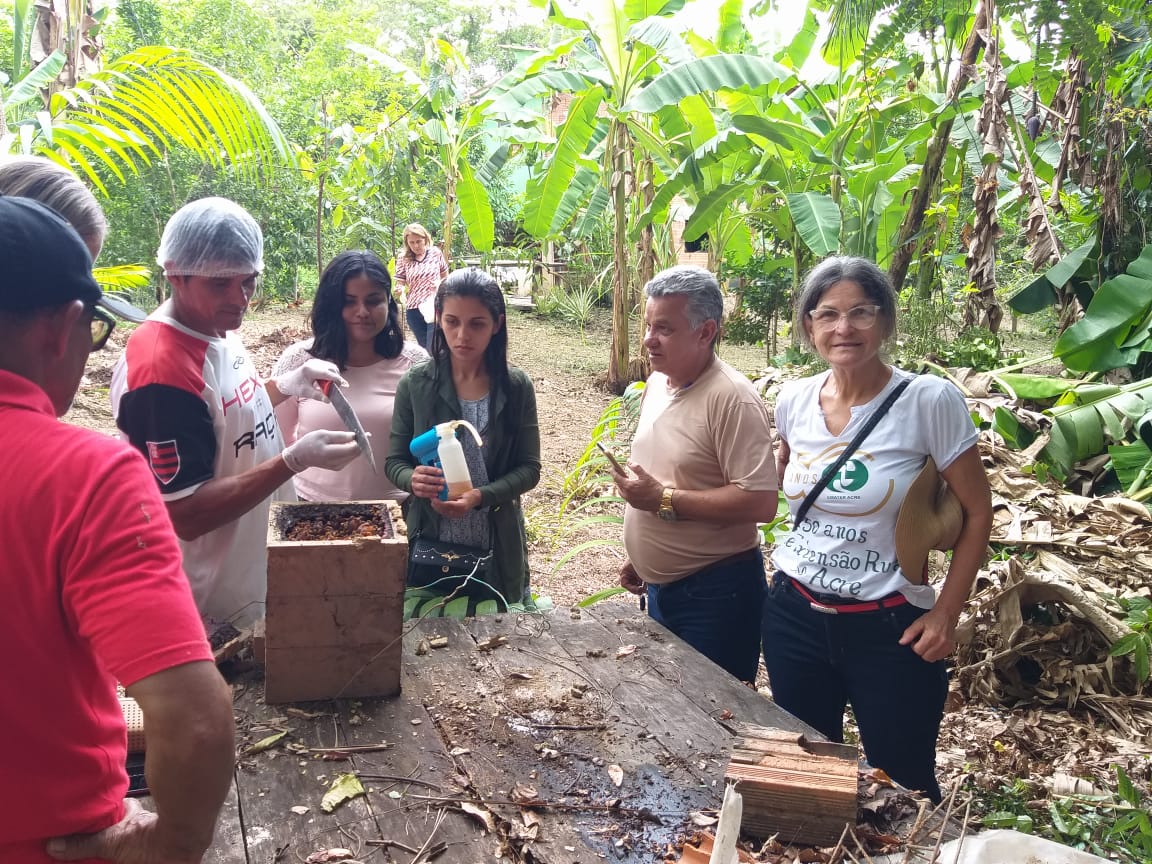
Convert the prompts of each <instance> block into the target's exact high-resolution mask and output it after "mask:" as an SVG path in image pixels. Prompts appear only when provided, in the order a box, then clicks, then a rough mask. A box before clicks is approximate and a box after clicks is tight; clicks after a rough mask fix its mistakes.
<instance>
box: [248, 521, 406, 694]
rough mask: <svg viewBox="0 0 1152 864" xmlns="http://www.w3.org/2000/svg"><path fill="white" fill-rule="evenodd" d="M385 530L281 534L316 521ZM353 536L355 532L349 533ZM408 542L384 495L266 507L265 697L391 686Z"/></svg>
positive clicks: (396, 668)
mask: <svg viewBox="0 0 1152 864" xmlns="http://www.w3.org/2000/svg"><path fill="white" fill-rule="evenodd" d="M349 517H357V518H360V519H373V520H375V521H376V522H378V523H380V524H381V525H382V526H386V529H385V530H383V531H382V532H381V535H378V536H360V535H359V534H357V535H356V536H352V537H349V538H348V539H320V540H290V539H287V538H288V536H289V535H290V533H291V532H292V530H293V528H294V527H296V526H298V525H299V524H300V523H302V522H304V523H312V522H313V521H314V520H316V519H317V518H320V519H321V520H324V521H327V522H331V523H333V524H335V523H339V522H342V521H345V520H347V519H348V518H349ZM354 533H355V532H354ZM407 570H408V538H407V529H406V528H405V525H404V520H403V518H402V517H401V515H400V507H399V506H398V505H397V504H396V503H395V502H394V501H357V502H346V503H331V504H313V503H303V502H301V503H275V504H273V505H272V512H271V517H270V520H269V526H268V598H267V608H266V612H265V616H266V617H265V622H264V676H265V679H264V698H265V699H266V700H267V701H268V702H269V703H277V702H302V701H307V700H314V699H334V698H345V697H370V696H393V695H395V694H396V693H399V692H400V653H401V643H400V636H401V624H402V620H401V619H402V617H403V609H404V584H405V580H406V577H407Z"/></svg>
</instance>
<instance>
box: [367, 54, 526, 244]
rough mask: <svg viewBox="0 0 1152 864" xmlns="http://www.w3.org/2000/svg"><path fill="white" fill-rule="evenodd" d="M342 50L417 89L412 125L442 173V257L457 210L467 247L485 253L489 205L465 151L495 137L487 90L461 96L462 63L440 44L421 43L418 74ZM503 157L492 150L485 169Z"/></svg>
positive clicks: (491, 230) (385, 58)
mask: <svg viewBox="0 0 1152 864" xmlns="http://www.w3.org/2000/svg"><path fill="white" fill-rule="evenodd" d="M348 48H349V49H350V50H352V51H355V52H356V53H358V54H360V55H362V56H364V57H366V58H367V59H368V60H370V61H371V62H374V63H378V64H380V65H382V66H384V67H385V68H386V69H389V70H390V71H393V72H397V73H399V74H401V75H402V77H403V78H404V79H405V80H406V81H407V82H409V83H411V84H414V85H417V86H418V87H419V89H420V101H419V103H418V104H417V105H416V106H415V108H414V112H415V113H416V115H417V116H421V117H423V119H424V122H423V123H422V124H417V126H416V129H417V131H418V134H419V137H420V139H421V140H422V141H423V142H424V143H425V144H427V145H429V148H428V152H429V153H430V156H431V158H432V160H433V161H434V162H435V163H436V165H437V166H438V167H439V168H440V170H441V171H442V172H443V174H444V226H443V229H442V231H441V235H442V239H443V244H444V255H445V256H446V257H450V256H451V250H452V226H453V222H454V221H455V219H456V213H457V211H459V213H460V216H461V218H462V219H463V221H464V228H465V230H466V231H467V232H468V239H469V240H470V241H471V243H472V246H473V247H474V248H475V249H476V250H477V251H480V252H487V251H488V250H490V249H491V248H492V244H493V243H494V242H495V218H494V216H493V213H492V201H491V199H490V198H489V196H488V190H487V189H486V188H485V184H484V182H482V181H483V178H482V177H480V176H477V172H476V171H474V170H473V168H472V165H471V163H470V162H469V161H468V154H469V152H470V150H471V149H472V148H473V147H475V146H477V145H478V144H479V142H481V141H482V140H486V139H489V138H493V137H500V130H499V129H497V128H496V125H495V116H494V114H493V112H492V102H493V95H492V93H491V91H490V89H489V88H483V89H481V90H480V91H479V92H477V93H468V92H466V82H467V76H468V68H469V62H468V58H467V57H465V56H464V54H463V53H462V52H461V51H459V50H458V49H457V48H456V47H455V46H454V45H452V44H451V43H450V42H448V41H447V40H445V39H438V38H432V39H428V40H427V41H426V43H425V49H424V59H423V61H422V62H421V67H420V70H419V72H417V71H416V70H414V69H411V68H410V67H408V66H406V65H405V64H404V63H402V62H401V61H399V60H397V59H396V58H395V57H392V56H391V55H388V54H385V53H384V52H382V51H378V50H376V49H375V48H371V47H369V46H367V45H360V44H357V43H349V45H348ZM507 155H508V150H507V148H503V149H501V148H500V147H496V148H494V151H493V153H492V154H491V156H490V157H489V168H490V169H491V168H492V167H493V166H492V165H491V161H492V158H497V159H499V160H501V161H500V164H503V162H502V160H503V159H506V158H507ZM498 167H499V166H498V165H497V166H495V168H498Z"/></svg>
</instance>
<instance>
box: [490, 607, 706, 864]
mask: <svg viewBox="0 0 1152 864" xmlns="http://www.w3.org/2000/svg"><path fill="white" fill-rule="evenodd" d="M469 627H470V629H471V630H472V631H473V633H474V634H475V635H476V636H477V638H478V639H488V640H491V639H492V638H493V637H495V636H497V635H503V636H505V637H506V638H507V640H508V641H507V644H506V645H505V646H504V647H501V648H497V649H496V650H494V651H493V652H492V653H491V655H490V657H491V662H493V663H495V664H497V667H498V668H500V669H501V671H502V672H504V673H505V677H506V680H507V679H511V676H512V675H513V674H514V673H516V672H517V671H520V672H521V673H526V674H529V675H531V676H533V677H532V680H530V681H517V679H511V680H509V683H508V685H506V686H507V687H508V688H509V694H508V698H507V699H506V704H507V705H508V706H509V708H510V709H511V711H510V713H511V714H512V715H513V716H514V717H516V718H517V719H516V720H515V721H514V722H512V723H509V724H507V725H508V727H509V728H511V729H513V730H516V727H517V725H520V726H521V729H523V728H524V727H527V728H528V729H532V728H533V723H532V722H531V721H534V720H538V722H536V723H535V724H534V725H535V729H534V731H535V733H536V735H537V736H538V737H536V738H535V740H537V741H541V742H542V743H544V745H545V746H548V747H549V748H551V749H553V750H555V751H556V752H558V753H559V754H561V755H560V756H559V757H557V758H556V760H555V761H556V763H557V764H558V765H559V767H560V768H561V773H559V774H558V772H557V771H556V770H555V769H554V768H552V767H551V765H550V763H549V762H547V761H541V759H540V756H539V755H536V754H533V755H535V756H536V761H535V766H536V767H535V777H534V781H533V782H534V785H536V786H537V787H538V789H539V790H541V792H540V797H541V798H545V797H546V796H545V790H546V791H548V793H549V794H550V795H553V796H554V795H557V794H559V795H560V798H559V799H555V798H548V799H547V800H560V801H570V800H575V801H576V802H578V803H581V804H603V803H604V802H606V801H612V800H613V799H619V800H620V805H621V808H622V809H621V810H619V811H613V810H608V811H607V812H605V811H600V812H580V811H577V812H576V813H575V814H571V815H568V816H567V817H566V819H567V822H568V824H570V825H571V826H572V828H573V829H574V830H575V832H576V834H577V835H578V837H579V839H580V840H581V841H582V842H581V843H580V844H579V845H577V844H575V843H571V842H569V843H564V842H562V841H561V842H557V843H556V844H554V845H553V846H552V847H550V848H544V847H543V846H542V845H539V844H538V845H537V846H535V847H533V853H534V854H535V855H537V856H540V855H545V856H547V855H548V853H556V854H560V856H561V857H560V858H552V857H544V858H542V859H541V860H546V861H548V862H552V861H553V860H560V861H567V860H569V859H568V858H566V857H564V853H567V850H566V849H565V848H564V847H565V846H575V848H576V849H577V852H578V854H577V855H576V857H575V858H573V859H571V860H580V861H587V860H591V856H592V855H595V856H596V857H601V856H607V857H608V858H609V859H614V860H626V861H637V862H639V861H652V860H657V859H658V858H659V857H660V854H661V853H662V852H663V851H664V848H665V846H666V844H668V843H670V842H672V841H673V840H675V839H677V837H678V836H679V835H680V834H682V833H683V828H684V822H685V820H686V818H687V817H688V815H689V813H690V812H691V811H693V810H698V809H702V808H711V807H717V806H719V804H720V788H721V787H720V785H719V784H720V778H721V777H722V773H723V766H724V762H725V761H726V760H723V759H721V758H719V754H716V755H717V758H716V761H715V764H714V765H712V766H711V767H710V768H709V767H708V766H707V764H706V762H707V759H708V757H709V756H710V755H711V752H710V751H708V750H705V749H704V748H703V747H701V746H697V744H696V742H695V741H692V737H693V736H695V735H700V736H702V737H701V738H700V741H701V744H706V746H712V745H713V744H715V743H716V742H717V741H718V740H726V739H728V737H729V736H728V734H727V733H726V732H725V731H724V730H723V729H722V728H720V727H718V726H717V725H716V724H715V723H712V722H711V721H709V720H708V718H707V717H705V716H704V715H703V714H701V713H700V712H699V711H698V710H697V709H696V708H695V707H694V706H692V705H691V703H688V702H687V701H686V700H685V699H684V698H683V696H682V694H680V693H679V692H678V691H676V690H675V689H674V688H670V687H667V686H664V685H663V684H662V683H661V686H660V687H659V688H658V690H655V691H654V690H652V688H651V687H650V686H649V682H648V681H646V680H644V677H643V667H642V666H641V665H638V664H628V663H623V662H620V661H618V660H617V659H616V650H617V648H618V647H619V645H618V642H617V641H616V639H615V638H614V637H613V636H612V635H611V634H610V633H608V632H607V631H606V630H605V629H604V628H603V627H602V626H600V624H599V623H598V622H597V621H596V620H595V619H594V618H593V617H591V616H585V615H580V616H579V617H578V618H573V617H572V614H571V613H570V612H569V610H566V609H561V610H556V611H554V612H552V613H550V614H548V615H541V616H521V617H515V618H513V617H509V616H505V618H504V621H503V622H501V620H500V619H499V618H489V617H483V618H477V619H474V620H473V621H470V622H469ZM589 652H591V653H589ZM529 685H530V686H529ZM572 686H579V687H582V688H587V689H585V690H584V692H583V695H582V697H581V698H580V699H579V700H576V699H572V698H571V694H570V692H569V691H570V688H571V687H572ZM518 689H524V690H527V691H528V692H527V695H526V696H522V695H520V694H518V693H517V692H516V691H517V690H518ZM565 696H567V697H568V699H567V700H566V699H565ZM525 700H530V704H531V703H538V704H539V705H541V706H542V708H537V709H535V710H532V709H531V708H527V706H524V705H522V704H517V703H518V702H519V703H523V702H524V701H525ZM578 705H580V706H587V707H575V706H578ZM526 708H527V710H526ZM573 712H575V715H574V716H573ZM574 721H575V722H574ZM581 721H583V722H581ZM597 721H598V722H599V724H600V726H601V727H602V728H590V729H580V728H579V727H580V726H581V725H584V726H590V727H596V725H597ZM548 725H556V726H560V727H563V726H573V727H577V728H575V729H564V728H560V729H555V730H553V731H552V732H551V735H550V737H549V730H548V729H547V726H548ZM685 730H687V731H685ZM521 736H522V737H524V733H523V732H521ZM531 740H532V739H529V741H530V743H531ZM688 741H692V743H691V744H690V745H689V744H688V743H687V742H688ZM568 753H572V754H580V755H577V757H576V759H577V761H569V763H568V765H565V764H564V756H565V755H566V754H568ZM581 755H582V756H583V757H584V758H583V759H580V756H581ZM527 764H528V769H529V770H530V769H531V768H532V763H531V762H528V763H527ZM609 765H617V766H619V767H620V768H621V769H622V771H623V781H622V783H621V786H620V787H619V788H617V787H616V786H615V785H614V784H613V782H612V779H611V775H610V774H609V770H608V766H609ZM702 765H703V766H704V767H701V766H702ZM573 774H576V775H577V776H578V777H579V778H581V779H578V780H577V781H576V782H575V783H572V782H563V781H564V780H565V779H566V777H567V776H571V775H573ZM556 780H560V781H562V782H555V781H556ZM549 781H553V782H552V783H549ZM713 784H715V785H713ZM582 792H583V793H584V794H581V793H582ZM565 793H567V795H565ZM623 808H626V809H623ZM641 814H645V815H641ZM647 814H650V815H651V817H654V818H648V817H647ZM548 815H549V816H551V814H550V813H549V814H548ZM545 827H546V828H549V827H551V826H550V823H548V822H546V823H545ZM546 836H547V832H545V831H542V832H541V837H546ZM561 836H563V834H561ZM618 842H619V843H621V844H622V845H619V846H618V845H617V843H618ZM581 850H584V851H583V853H582V854H580V852H581ZM567 854H569V855H570V854H571V853H567Z"/></svg>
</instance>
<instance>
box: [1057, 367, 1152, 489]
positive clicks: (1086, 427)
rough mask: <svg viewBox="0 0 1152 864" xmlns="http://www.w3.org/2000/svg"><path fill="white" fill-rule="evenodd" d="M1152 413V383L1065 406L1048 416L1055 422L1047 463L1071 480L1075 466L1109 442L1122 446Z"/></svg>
mask: <svg viewBox="0 0 1152 864" xmlns="http://www.w3.org/2000/svg"><path fill="white" fill-rule="evenodd" d="M1150 412H1152V379H1146V380H1143V381H1136V382H1134V383H1132V384H1128V385H1125V386H1124V387H1121V388H1120V390H1119V392H1117V393H1115V394H1113V395H1111V396H1106V397H1103V398H1099V399H1094V400H1091V401H1086V402H1085V404H1082V405H1062V406H1058V407H1055V408H1051V409H1049V410H1048V411H1046V412H1045V413H1046V414H1048V415H1049V416H1050V417H1051V418H1052V432H1051V436H1052V437H1051V439H1050V440H1049V442H1048V445H1047V446H1046V447H1045V448H1044V451H1043V457H1044V459H1045V461H1047V462H1048V463H1049V464H1051V465H1052V466H1053V467H1054V468H1055V469H1057V470H1058V471H1059V472H1060V473H1061V474H1062V475H1063V476H1065V477H1066V476H1068V475H1069V474H1070V473H1071V471H1072V466H1073V465H1075V464H1076V463H1077V462H1081V461H1083V460H1085V459H1087V458H1089V457H1091V456H1096V455H1097V454H1099V453H1103V452H1104V449H1105V444H1106V442H1110V443H1114V444H1119V443H1120V442H1122V441H1124V440H1125V439H1126V438H1127V437H1128V431H1129V430H1130V429H1132V428H1133V427H1134V426H1135V425H1136V424H1137V423H1139V422H1140V420H1141V419H1142V418H1144V417H1145V416H1146V415H1147V414H1149V413H1150Z"/></svg>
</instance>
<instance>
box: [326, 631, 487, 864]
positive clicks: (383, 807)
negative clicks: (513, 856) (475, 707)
mask: <svg viewBox="0 0 1152 864" xmlns="http://www.w3.org/2000/svg"><path fill="white" fill-rule="evenodd" d="M409 629H410V630H411V631H412V632H410V633H409V634H408V635H407V636H406V637H405V642H404V649H403V668H404V676H403V679H402V689H401V692H400V695H399V697H397V698H393V699H372V700H362V701H360V702H359V703H357V702H347V701H342V702H341V703H339V712H340V728H341V730H342V731H343V733H344V736H345V740H346V742H347V743H349V744H353V745H355V744H378V743H380V742H381V741H387V742H389V743H394V744H395V745H396V746H395V747H393V748H391V749H389V750H385V751H382V752H377V753H364V754H357V755H356V756H355V757H354V758H353V760H352V761H351V763H350V764H352V765H353V766H354V767H355V770H356V771H357V772H359V773H362V774H367V775H376V776H378V777H389V778H406V779H404V780H392V779H365V780H364V786H365V788H366V789H367V790H368V796H367V803H368V807H369V808H370V810H371V812H372V814H373V816H374V818H375V820H376V824H377V826H378V830H379V834H380V837H381V839H382V840H386V841H390V842H391V841H395V842H398V843H402V844H404V845H405V846H407V847H409V848H411V849H419V848H421V847H422V846H423V844H424V843H425V841H427V840H428V839H429V837H430V836H431V837H432V840H433V843H434V844H436V843H444V844H445V847H446V848H445V850H444V852H443V853H442V854H441V855H439V856H438V857H436V859H435V860H436V862H437V864H474V862H477V861H482V860H487V859H491V858H492V852H493V851H494V849H495V841H494V840H493V839H492V838H485V837H483V836H482V834H481V830H480V825H479V823H478V822H477V821H475V820H474V819H473V818H472V817H470V816H467V815H465V814H464V813H462V812H461V811H460V810H459V809H456V808H454V807H445V806H437V803H436V802H433V801H428V800H425V799H426V798H427V797H430V796H438V795H444V796H446V797H447V796H451V795H452V793H454V792H455V791H457V790H458V789H460V787H459V785H458V784H457V783H456V779H455V778H456V775H457V773H458V771H457V767H456V765H455V763H454V762H453V759H452V757H451V756H450V755H449V754H448V748H447V747H446V746H445V742H444V740H443V739H442V738H441V736H440V732H439V730H438V728H437V725H436V723H435V722H434V721H433V719H432V715H431V713H430V712H429V710H428V708H426V707H425V706H426V705H432V706H433V707H434V706H435V705H436V702H437V700H438V698H439V696H438V693H439V691H440V690H441V689H442V687H443V678H444V677H447V676H449V675H450V674H451V670H453V669H455V668H457V667H460V668H464V667H465V664H466V662H467V659H468V656H469V651H468V646H469V645H471V644H472V640H471V637H469V636H468V635H467V633H465V632H464V630H463V628H462V627H461V625H460V622H459V621H456V620H453V619H432V620H427V621H424V622H421V623H420V624H419V625H417V626H416V627H415V628H409ZM429 635H442V636H445V637H447V638H448V640H449V646H450V647H449V648H448V649H444V650H437V651H433V652H430V653H429V654H427V655H424V656H417V655H416V653H415V651H416V646H417V645H418V644H419V642H420V640H421V639H423V638H427V636H429ZM465 642H466V643H467V645H465V644H463V643H465ZM459 649H462V650H459ZM354 718H355V719H354ZM345 764H348V763H345ZM394 795H398V796H399V797H393V796H394ZM418 796H423V797H418ZM441 811H444V815H443V817H440V812H441ZM437 819H440V822H439V826H438V827H435V832H434V833H433V828H434V826H435V825H436V821H437ZM397 850H398V847H390V848H389V849H388V851H389V852H390V853H392V854H394V856H395V858H394V859H393V858H389V857H385V858H384V859H383V860H397V861H407V860H409V859H410V858H411V857H412V856H411V854H407V853H404V852H403V851H397ZM362 857H364V858H367V857H368V856H367V855H364V856H362Z"/></svg>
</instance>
